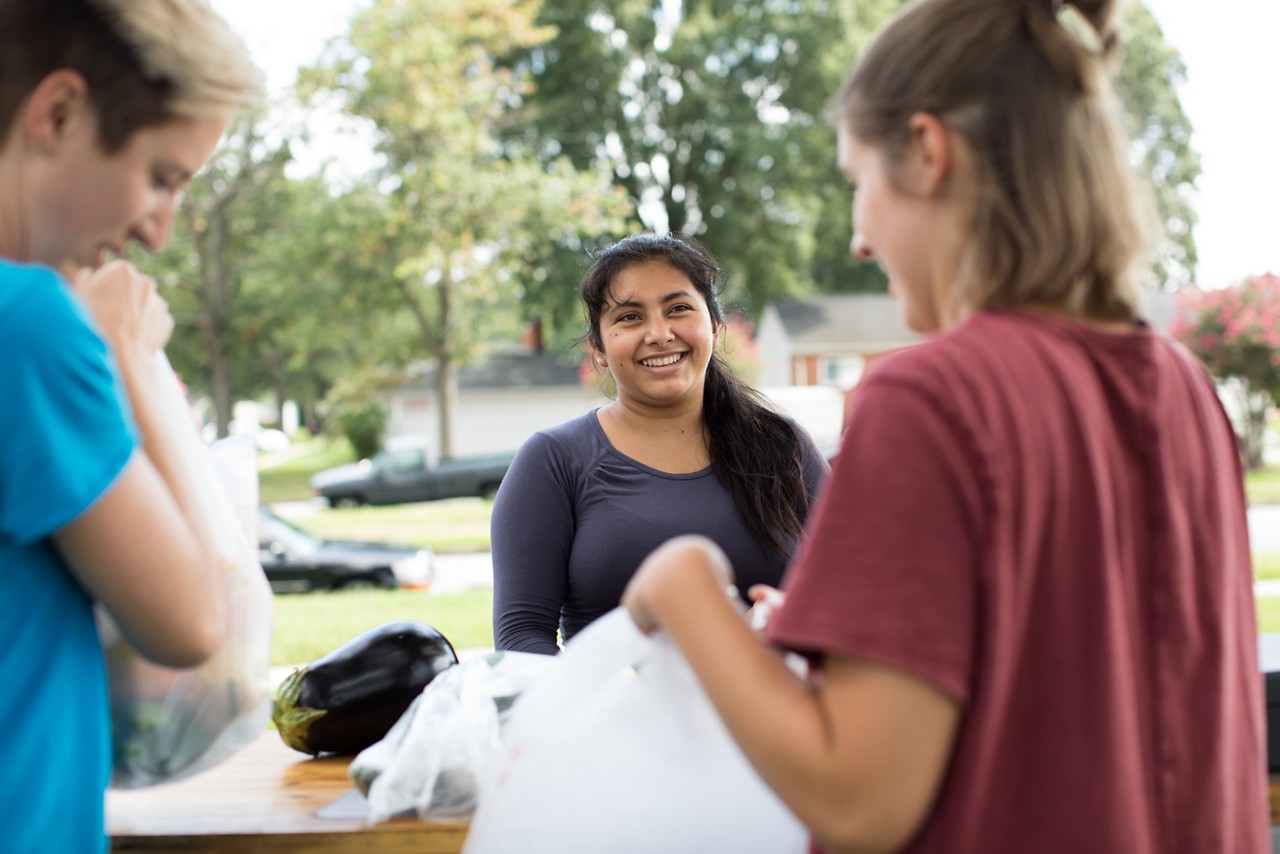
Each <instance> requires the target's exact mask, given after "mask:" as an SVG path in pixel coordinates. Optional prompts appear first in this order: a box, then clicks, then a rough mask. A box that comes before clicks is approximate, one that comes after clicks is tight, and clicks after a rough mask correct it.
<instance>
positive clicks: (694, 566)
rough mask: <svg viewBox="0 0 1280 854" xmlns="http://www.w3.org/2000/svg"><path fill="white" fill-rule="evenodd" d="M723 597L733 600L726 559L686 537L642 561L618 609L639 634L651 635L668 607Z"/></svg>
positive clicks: (711, 545)
mask: <svg viewBox="0 0 1280 854" xmlns="http://www.w3.org/2000/svg"><path fill="white" fill-rule="evenodd" d="M726 593H727V594H728V595H729V597H731V598H733V599H737V591H736V590H734V587H733V569H732V567H730V565H729V559H728V558H727V557H725V554H724V552H723V551H721V550H720V547H719V546H717V545H716V544H715V543H713V542H712V541H711V540H709V539H707V538H706V537H700V536H691V535H690V536H682V537H675V538H674V539H671V540H668V541H667V542H665V543H663V544H662V545H661V546H659V547H658V548H657V549H655V550H654V551H653V553H652V554H650V555H649V556H648V557H647V558H645V560H644V563H642V564H640V568H639V569H638V570H636V574H635V575H634V576H632V578H631V582H630V583H629V584H628V585H627V589H626V591H625V592H623V594H622V606H623V607H624V608H626V609H627V611H628V612H629V613H630V614H631V619H632V620H634V621H635V624H636V626H637V628H639V629H640V631H642V632H644V633H645V634H652V633H653V632H655V631H657V630H658V629H660V628H662V626H663V623H664V621H665V616H666V615H667V614H668V613H669V611H670V609H671V608H672V607H676V606H680V605H690V604H693V603H696V602H697V601H698V599H699V597H703V596H711V595H714V596H725V595H726Z"/></svg>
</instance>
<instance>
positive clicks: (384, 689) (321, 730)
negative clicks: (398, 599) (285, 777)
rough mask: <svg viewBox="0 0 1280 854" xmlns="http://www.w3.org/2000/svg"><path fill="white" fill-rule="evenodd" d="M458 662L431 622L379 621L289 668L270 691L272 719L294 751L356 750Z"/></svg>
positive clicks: (371, 740) (384, 729) (378, 734)
mask: <svg viewBox="0 0 1280 854" xmlns="http://www.w3.org/2000/svg"><path fill="white" fill-rule="evenodd" d="M457 663H458V655H457V653H456V652H454V649H453V645H452V644H451V643H449V640H448V638H446V637H445V636H444V635H442V634H441V633H440V632H439V631H438V630H436V629H435V628H434V627H432V626H429V625H427V624H426V623H419V622H416V621H414V620H398V621H395V622H391V623H384V624H383V625H381V626H378V627H376V628H373V629H370V630H369V631H367V632H365V633H364V634H362V635H359V636H358V637H356V638H353V639H352V640H350V641H348V642H347V643H345V644H343V645H342V646H340V647H338V648H337V649H335V650H334V651H333V652H330V653H329V654H328V655H325V656H323V657H322V658H318V659H316V660H315V661H313V662H311V663H310V664H308V665H306V666H305V667H301V668H299V669H297V670H295V671H293V673H291V674H289V676H288V678H286V679H285V680H284V682H282V683H281V684H280V687H279V689H278V690H277V691H276V696H275V701H274V702H273V703H272V707H271V719H272V720H273V721H274V722H275V725H276V729H277V730H278V731H279V732H280V737H281V738H282V739H283V740H284V743H285V744H287V745H289V746H290V747H292V748H293V749H294V750H298V751H301V752H303V753H310V754H312V755H313V756H315V755H319V754H321V753H358V752H359V751H361V750H363V749H364V748H366V747H368V746H369V745H371V744H373V743H374V742H376V741H378V740H379V739H381V738H382V737H383V736H384V735H386V734H387V731H388V730H389V729H391V725H392V724H394V723H395V722H396V720H398V719H399V717H400V716H401V715H402V714H404V711H405V709H407V708H408V707H409V704H410V703H412V702H413V700H414V698H415V697H417V696H418V695H419V694H421V693H422V689H423V688H425V687H426V686H427V685H428V684H429V683H430V682H431V680H432V679H434V678H435V677H436V676H437V675H439V674H440V673H441V672H443V671H445V670H447V669H449V668H450V667H452V666H454V665H455V664H457Z"/></svg>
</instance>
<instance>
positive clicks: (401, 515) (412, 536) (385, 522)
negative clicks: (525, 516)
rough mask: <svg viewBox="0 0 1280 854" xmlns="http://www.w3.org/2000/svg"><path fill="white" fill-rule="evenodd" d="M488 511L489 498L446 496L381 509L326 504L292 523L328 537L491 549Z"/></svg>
mask: <svg viewBox="0 0 1280 854" xmlns="http://www.w3.org/2000/svg"><path fill="white" fill-rule="evenodd" d="M492 512H493V502H492V501H485V500H484V499H483V498H446V499H445V500H443V501H420V502H417V503H415V504H392V505H388V506H385V507H349V508H343V509H341V510H330V509H327V508H326V509H322V510H317V511H316V512H315V513H308V514H307V515H306V516H304V517H301V518H298V519H295V520H293V521H295V522H296V523H297V524H298V525H299V526H300V527H302V528H306V529H307V530H308V531H311V532H313V533H315V534H316V535H317V536H321V537H328V538H330V539H344V540H389V541H392V542H398V543H408V544H409V545H413V546H420V547H421V546H426V547H428V548H431V549H434V550H435V551H436V552H438V553H453V554H458V553H469V552H487V551H489V515H490V514H491V513H492Z"/></svg>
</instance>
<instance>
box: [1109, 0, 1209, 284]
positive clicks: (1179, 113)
mask: <svg viewBox="0 0 1280 854" xmlns="http://www.w3.org/2000/svg"><path fill="white" fill-rule="evenodd" d="M1124 9H1125V13H1124V20H1123V38H1124V61H1123V63H1122V65H1121V67H1120V72H1119V76H1118V79H1117V81H1116V91H1117V94H1118V95H1119V96H1120V100H1121V103H1122V104H1123V105H1124V109H1125V115H1126V117H1127V119H1128V126H1129V128H1128V129H1129V133H1130V135H1131V136H1132V139H1133V152H1134V157H1135V160H1136V161H1137V163H1138V167H1139V172H1140V174H1142V175H1144V176H1146V177H1147V178H1148V179H1149V181H1148V183H1149V186H1150V189H1151V191H1152V194H1153V195H1154V197H1155V203H1156V208H1157V213H1158V215H1159V218H1160V222H1161V223H1162V224H1163V226H1164V234H1163V235H1161V236H1160V239H1159V240H1158V241H1157V246H1156V258H1155V279H1156V281H1157V282H1158V283H1160V284H1162V285H1165V286H1175V287H1176V286H1178V285H1182V284H1187V283H1191V282H1194V281H1195V278H1196V259H1197V255H1196V243H1195V237H1194V234H1193V229H1194V228H1195V224H1196V214H1195V209H1194V207H1193V206H1192V194H1193V192H1194V191H1195V183H1196V179H1197V178H1199V177H1200V155H1199V154H1198V153H1196V151H1195V150H1194V149H1193V148H1192V147H1191V131H1192V128H1191V121H1190V120H1189V119H1188V118H1187V115H1186V113H1185V112H1184V111H1183V109H1182V102H1181V101H1179V100H1178V92H1177V87H1178V86H1179V85H1180V84H1181V83H1182V82H1183V80H1185V79H1186V76H1187V70H1186V66H1184V65H1183V63H1182V57H1181V56H1180V55H1179V54H1178V52H1177V50H1175V49H1174V48H1173V47H1172V46H1171V45H1170V44H1169V43H1168V42H1166V41H1165V40H1164V35H1163V34H1162V33H1161V32H1160V26H1159V24H1157V23H1156V20H1155V18H1154V17H1152V15H1151V13H1150V12H1149V11H1148V10H1147V9H1146V7H1145V6H1143V5H1141V4H1139V3H1128V4H1125V7H1124Z"/></svg>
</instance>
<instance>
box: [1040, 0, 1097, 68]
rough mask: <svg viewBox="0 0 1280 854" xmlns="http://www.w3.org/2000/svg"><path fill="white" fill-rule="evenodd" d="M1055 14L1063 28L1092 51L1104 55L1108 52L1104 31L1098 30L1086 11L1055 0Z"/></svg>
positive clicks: (1060, 0) (1061, 0)
mask: <svg viewBox="0 0 1280 854" xmlns="http://www.w3.org/2000/svg"><path fill="white" fill-rule="evenodd" d="M1053 15H1054V17H1055V18H1057V19H1058V23H1059V24H1060V25H1061V26H1062V28H1063V29H1064V30H1066V31H1067V32H1069V33H1071V35H1072V36H1074V37H1075V39H1076V41H1078V42H1080V44H1081V45H1082V46H1083V47H1084V48H1085V49H1087V50H1088V51H1089V52H1090V53H1096V54H1098V55H1102V54H1105V53H1106V52H1107V46H1106V43H1105V41H1104V39H1103V37H1102V33H1100V32H1098V29H1097V27H1095V26H1094V25H1093V22H1091V21H1090V20H1089V19H1088V18H1086V17H1085V16H1084V13H1083V12H1081V11H1080V10H1079V9H1077V8H1076V7H1075V6H1074V5H1072V4H1070V3H1065V2H1063V0H1053Z"/></svg>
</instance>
